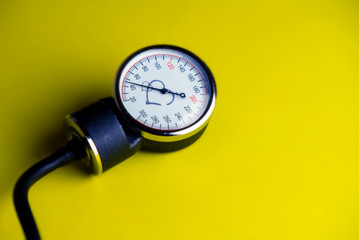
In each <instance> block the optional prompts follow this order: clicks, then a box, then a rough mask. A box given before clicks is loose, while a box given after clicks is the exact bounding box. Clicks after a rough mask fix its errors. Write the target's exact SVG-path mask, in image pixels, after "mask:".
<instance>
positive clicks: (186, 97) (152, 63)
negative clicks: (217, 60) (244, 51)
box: [115, 45, 216, 150]
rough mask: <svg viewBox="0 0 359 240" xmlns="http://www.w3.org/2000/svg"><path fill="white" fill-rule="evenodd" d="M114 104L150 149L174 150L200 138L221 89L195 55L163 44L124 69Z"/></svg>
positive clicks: (143, 52)
mask: <svg viewBox="0 0 359 240" xmlns="http://www.w3.org/2000/svg"><path fill="white" fill-rule="evenodd" d="M115 101H116V103H117V106H118V107H119V109H120V111H121V113H122V114H123V115H124V116H126V119H127V120H128V122H129V123H130V124H131V125H133V126H134V127H135V128H136V129H138V130H139V131H140V132H141V135H142V137H143V138H144V141H145V142H146V144H145V145H150V146H151V147H152V148H156V149H159V150H173V149H176V148H181V147H184V146H186V145H188V144H190V143H192V142H193V141H195V140H196V139H197V138H198V137H199V136H200V135H201V133H202V132H203V130H204V128H205V127H206V125H207V123H208V120H209V117H210V115H211V113H212V111H213V109H214V105H215V101H216V86H215V82H214V78H213V75H212V73H211V72H210V70H209V69H208V67H207V66H206V65H205V63H204V62H203V61H202V60H201V59H199V58H198V57H197V56H196V55H194V54H193V53H191V52H189V51H187V50H185V49H182V48H179V47H174V46H168V45H158V46H152V47H148V48H144V49H142V50H139V51H137V52H136V53H134V54H132V55H131V56H130V57H129V58H127V60H126V61H125V62H124V63H123V64H122V65H121V67H120V69H119V71H118V73H117V76H116V79H115Z"/></svg>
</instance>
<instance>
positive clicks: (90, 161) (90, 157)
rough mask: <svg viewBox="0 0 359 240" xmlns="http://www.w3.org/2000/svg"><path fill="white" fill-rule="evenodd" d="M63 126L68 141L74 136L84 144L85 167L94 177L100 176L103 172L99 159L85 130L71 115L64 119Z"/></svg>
mask: <svg viewBox="0 0 359 240" xmlns="http://www.w3.org/2000/svg"><path fill="white" fill-rule="evenodd" d="M65 126H66V136H67V138H68V139H69V140H71V139H72V138H73V136H74V135H75V136H77V137H79V138H80V139H81V140H82V141H83V142H84V143H85V144H86V152H87V157H85V158H84V159H83V162H84V163H85V165H86V167H87V168H88V169H89V170H90V171H91V172H92V173H94V174H95V175H99V174H101V173H102V172H103V166H102V161H101V157H100V154H99V152H98V150H97V147H96V145H95V143H94V141H93V140H92V138H91V136H89V134H87V133H86V130H85V129H84V130H83V129H82V128H81V126H80V125H79V124H78V123H77V121H76V119H74V118H73V117H71V115H69V116H67V117H66V118H65Z"/></svg>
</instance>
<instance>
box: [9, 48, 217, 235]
mask: <svg viewBox="0 0 359 240" xmlns="http://www.w3.org/2000/svg"><path fill="white" fill-rule="evenodd" d="M215 102H216V86H215V82H214V78H213V76H212V73H211V72H210V70H209V69H208V67H207V66H206V65H205V64H204V62H202V60H201V59H199V58H198V57H197V56H196V55H194V54H193V53H191V52H189V51H187V50H185V49H182V48H179V47H174V46H169V45H157V46H152V47H148V48H144V49H142V50H139V51H137V52H136V53H134V54H132V55H131V56H130V57H129V58H127V60H125V61H124V63H123V64H122V65H121V67H120V69H119V71H118V73H117V76H116V79H115V99H113V98H112V97H109V98H104V99H101V100H99V101H97V102H95V103H93V104H91V105H89V106H87V107H85V108H84V109H82V110H80V111H77V112H75V113H73V114H71V115H69V116H68V117H66V119H65V124H66V133H67V137H68V139H69V142H68V143H67V144H66V146H64V147H62V148H60V149H59V150H57V151H56V152H54V153H53V154H52V155H50V156H49V157H47V158H45V159H44V160H42V161H40V162H38V163H37V164H35V165H34V166H33V167H31V168H30V169H28V170H27V171H26V172H25V173H24V174H23V175H22V176H21V177H20V179H19V180H18V182H17V184H16V187H15V189H14V202H15V207H16V211H17V213H18V216H19V219H20V222H21V224H22V226H23V229H24V233H25V235H26V237H27V239H40V235H39V232H38V230H37V227H36V223H35V220H34V218H33V216H32V213H31V209H30V206H29V203H28V199H27V195H28V191H29V188H30V187H31V186H32V185H33V184H34V183H35V182H36V181H37V180H38V179H40V178H41V177H42V176H44V175H46V174H47V173H49V172H51V171H53V170H54V169H56V168H58V167H60V166H63V165H65V164H68V163H70V162H71V161H74V160H77V159H81V160H82V161H83V162H84V163H85V165H86V166H87V168H88V169H89V170H90V171H91V172H92V173H94V174H101V173H103V172H105V171H107V170H108V169H110V168H112V167H113V166H115V165H117V164H118V163H120V162H122V161H123V160H125V159H127V158H129V157H130V156H132V155H133V154H134V153H136V151H138V150H139V149H140V148H141V147H143V148H147V149H150V150H156V151H173V150H178V149H181V148H183V147H186V146H188V145H190V144H192V143H193V142H194V141H196V140H197V139H198V138H199V137H200V136H201V135H202V133H203V132H204V130H205V128H206V126H207V124H208V121H209V117H210V115H211V114H212V112H213V109H214V105H215Z"/></svg>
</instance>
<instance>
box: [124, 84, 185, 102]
mask: <svg viewBox="0 0 359 240" xmlns="http://www.w3.org/2000/svg"><path fill="white" fill-rule="evenodd" d="M125 82H126V83H129V84H133V85H137V86H140V87H145V88H149V89H153V90H157V91H160V92H161V93H162V94H165V93H171V94H175V95H178V96H180V97H181V98H185V97H186V94H184V93H177V92H172V91H171V90H169V89H167V88H162V89H161V88H155V87H152V86H148V85H147V86H146V85H142V84H139V83H134V82H129V81H125Z"/></svg>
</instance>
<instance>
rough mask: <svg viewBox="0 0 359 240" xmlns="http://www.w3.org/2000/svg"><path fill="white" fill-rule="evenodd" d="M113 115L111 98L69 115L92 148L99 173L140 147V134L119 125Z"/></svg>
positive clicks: (114, 110)
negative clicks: (100, 164)
mask: <svg viewBox="0 0 359 240" xmlns="http://www.w3.org/2000/svg"><path fill="white" fill-rule="evenodd" d="M117 111H118V110H117V107H116V104H115V102H114V100H113V98H105V99H101V100H100V101H98V102H95V103H93V104H91V105H90V106H88V107H86V108H84V109H82V110H80V111H78V112H76V113H74V114H72V115H71V117H72V118H74V119H75V120H76V123H77V124H78V126H79V127H80V128H81V129H82V130H83V131H84V132H85V134H86V135H87V136H89V137H90V138H91V139H92V141H93V142H94V144H95V145H96V148H97V150H98V153H99V155H100V158H101V162H102V168H103V172H105V171H107V170H108V169H110V168H112V167H113V166H115V165H117V164H118V163H120V162H122V161H123V160H125V159H127V158H129V157H130V156H132V155H133V154H134V153H135V152H136V151H137V150H138V149H139V148H140V147H141V146H142V138H141V135H140V133H139V132H136V131H133V130H131V129H129V128H128V127H126V125H123V124H122V121H121V120H120V118H119V115H118V113H117ZM115 112H116V113H115Z"/></svg>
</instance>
